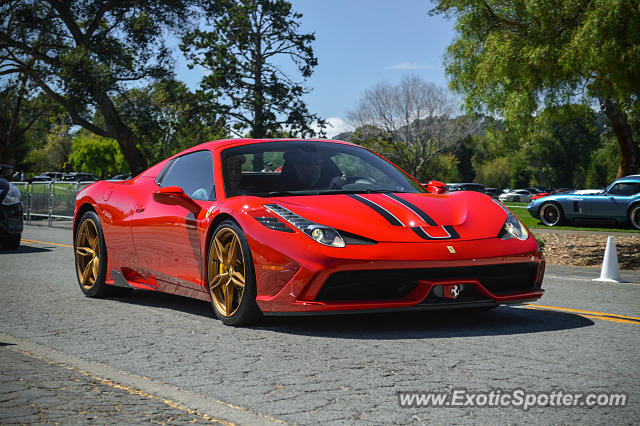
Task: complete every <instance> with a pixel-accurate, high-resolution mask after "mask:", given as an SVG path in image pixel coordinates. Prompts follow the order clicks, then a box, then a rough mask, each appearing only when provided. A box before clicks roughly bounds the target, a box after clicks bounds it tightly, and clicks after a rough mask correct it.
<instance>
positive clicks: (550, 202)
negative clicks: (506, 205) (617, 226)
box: [527, 175, 640, 229]
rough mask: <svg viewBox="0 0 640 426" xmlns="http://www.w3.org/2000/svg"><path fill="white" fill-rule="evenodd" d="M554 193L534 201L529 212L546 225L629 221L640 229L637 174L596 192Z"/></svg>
mask: <svg viewBox="0 0 640 426" xmlns="http://www.w3.org/2000/svg"><path fill="white" fill-rule="evenodd" d="M578 192H579V191H576V192H574V193H572V194H556V195H550V196H548V197H544V198H540V199H538V200H534V201H532V202H531V204H529V205H528V206H527V210H528V211H529V213H531V215H532V216H533V217H535V218H537V219H540V221H541V222H542V223H543V224H545V225H547V226H556V225H560V224H562V223H564V222H568V221H597V222H610V223H621V224H624V223H628V224H629V225H631V226H632V227H634V228H636V229H640V175H632V176H626V177H623V178H620V179H618V180H616V181H615V182H613V183H612V184H611V185H609V186H608V187H607V189H605V190H604V191H600V192H598V193H596V194H580V193H578Z"/></svg>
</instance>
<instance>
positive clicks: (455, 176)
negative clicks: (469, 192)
mask: <svg viewBox="0 0 640 426" xmlns="http://www.w3.org/2000/svg"><path fill="white" fill-rule="evenodd" d="M459 166H460V160H458V158H456V156H455V155H453V154H452V153H450V152H447V153H445V154H442V155H438V156H436V157H434V158H433V161H431V164H429V180H439V181H441V182H460V181H462V180H463V179H462V173H460V169H459ZM422 182H424V180H423V181H422Z"/></svg>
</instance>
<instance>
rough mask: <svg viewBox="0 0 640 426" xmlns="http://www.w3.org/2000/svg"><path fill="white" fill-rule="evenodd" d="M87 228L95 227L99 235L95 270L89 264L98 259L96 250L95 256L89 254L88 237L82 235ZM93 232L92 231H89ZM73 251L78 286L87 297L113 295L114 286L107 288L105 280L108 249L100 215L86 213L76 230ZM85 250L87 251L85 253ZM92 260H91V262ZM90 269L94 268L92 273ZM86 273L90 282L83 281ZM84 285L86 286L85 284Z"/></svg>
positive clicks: (90, 212)
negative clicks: (87, 249) (87, 270)
mask: <svg viewBox="0 0 640 426" xmlns="http://www.w3.org/2000/svg"><path fill="white" fill-rule="evenodd" d="M85 227H95V231H96V234H97V238H98V241H97V247H98V249H99V252H98V255H97V258H98V266H97V270H96V268H93V266H89V263H90V262H92V261H94V260H93V259H94V258H95V257H96V256H95V252H96V250H94V255H93V257H91V256H92V255H91V254H90V253H88V252H87V251H86V248H88V247H86V246H85V245H84V244H89V242H88V241H86V238H87V237H86V236H85V235H81V234H84V233H85V231H87V229H86V228H85ZM87 232H92V231H87ZM73 246H74V247H73V250H74V252H75V259H76V278H77V279H78V284H79V285H80V289H81V290H82V292H83V293H84V295H85V296H87V297H95V298H100V297H106V296H109V295H111V294H112V292H111V289H112V288H113V287H112V286H107V284H105V282H104V280H105V278H106V275H107V248H106V245H105V243H104V234H103V232H102V226H101V225H100V219H99V218H98V215H97V214H95V213H94V212H92V211H88V212H86V213H85V214H84V215H82V218H81V219H80V222H78V228H77V229H76V238H75V241H74V244H73ZM83 249H85V250H84V251H83ZM90 259H91V260H90ZM89 267H91V268H92V271H89V272H86V269H88V268H89ZM84 273H89V274H90V277H89V279H88V280H83V276H84ZM83 283H84V284H83Z"/></svg>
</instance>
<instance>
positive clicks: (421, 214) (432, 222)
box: [384, 194, 438, 226]
mask: <svg viewBox="0 0 640 426" xmlns="http://www.w3.org/2000/svg"><path fill="white" fill-rule="evenodd" d="M384 195H386V196H387V197H389V198H391V199H393V200H395V201H397V202H399V203H400V204H402V205H403V206H405V207H407V208H408V209H409V210H411V211H412V212H414V213H415V214H416V215H418V217H419V218H420V219H422V220H424V221H425V222H426V223H427V224H429V225H431V226H437V225H438V224H437V223H436V221H435V220H433V219H432V218H431V216H429V215H428V214H427V213H425V212H424V211H423V210H422V209H421V208H420V207H418V206H416V205H415V204H413V203H411V202H409V201H407V200H405V199H404V198H400V197H398V196H397V195H396V194H384Z"/></svg>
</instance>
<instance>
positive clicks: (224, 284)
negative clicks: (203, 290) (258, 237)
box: [207, 228, 245, 317]
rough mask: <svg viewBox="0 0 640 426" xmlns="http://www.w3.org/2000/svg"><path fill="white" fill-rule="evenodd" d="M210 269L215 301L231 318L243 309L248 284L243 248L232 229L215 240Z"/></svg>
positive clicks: (222, 232) (212, 246)
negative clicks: (241, 307) (246, 281)
mask: <svg viewBox="0 0 640 426" xmlns="http://www.w3.org/2000/svg"><path fill="white" fill-rule="evenodd" d="M207 265H208V275H207V276H208V279H209V292H210V293H211V300H212V301H213V304H214V305H215V307H216V309H217V310H218V312H219V313H220V314H222V315H223V316H225V317H230V316H232V315H233V314H234V313H236V311H237V310H238V308H239V307H240V303H241V302H242V296H243V295H244V284H245V276H244V256H243V254H242V245H241V244H240V238H239V237H238V235H237V234H236V233H235V232H234V231H233V230H232V229H230V228H222V229H221V230H220V231H218V232H217V233H216V235H215V236H214V237H213V241H212V244H211V248H210V250H209V259H208V262H207Z"/></svg>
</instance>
